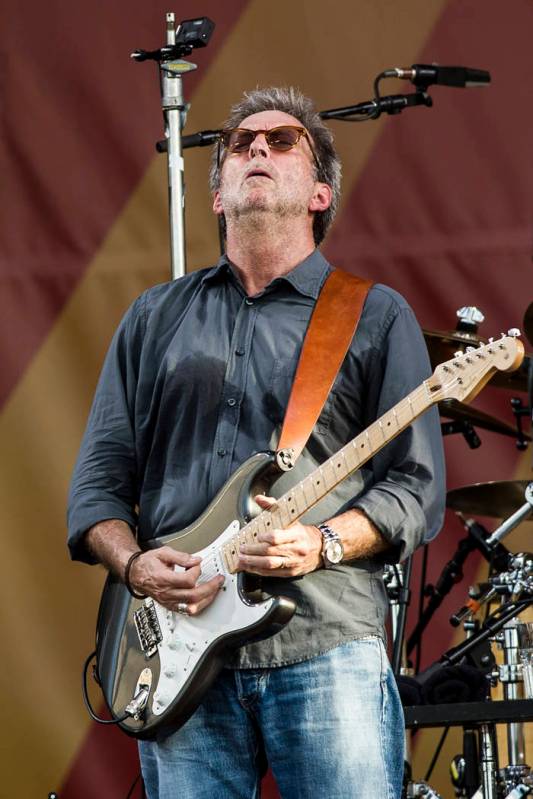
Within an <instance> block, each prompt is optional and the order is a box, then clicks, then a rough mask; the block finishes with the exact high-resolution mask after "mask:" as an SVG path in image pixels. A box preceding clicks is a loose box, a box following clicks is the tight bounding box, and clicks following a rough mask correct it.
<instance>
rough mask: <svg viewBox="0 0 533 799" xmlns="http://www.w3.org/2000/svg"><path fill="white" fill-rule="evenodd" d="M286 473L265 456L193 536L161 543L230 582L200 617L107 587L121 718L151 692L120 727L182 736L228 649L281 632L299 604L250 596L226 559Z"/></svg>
mask: <svg viewBox="0 0 533 799" xmlns="http://www.w3.org/2000/svg"><path fill="white" fill-rule="evenodd" d="M277 474H279V471H278V470H277V467H276V466H275V462H274V458H273V456H272V455H271V454H270V453H259V454H257V455H254V456H253V457H252V458H250V459H249V460H248V461H246V462H245V463H244V464H243V465H242V466H241V467H240V468H239V469H237V471H236V472H235V473H234V474H233V475H232V477H231V478H230V480H229V481H228V482H227V483H226V484H225V486H224V487H223V488H222V490H221V491H220V493H219V494H218V495H217V496H216V497H215V499H214V500H213V501H212V503H211V504H210V505H209V507H208V508H207V509H206V511H205V512H204V513H203V514H202V516H200V518H199V519H197V520H196V521H195V522H194V523H193V524H191V525H190V526H189V527H187V528H186V529H184V530H182V531H181V532H177V533H171V534H170V535H167V536H162V537H161V538H158V539H155V540H154V541H153V542H151V543H152V546H154V547H157V546H162V545H167V546H171V547H173V548H174V549H176V550H179V551H181V552H187V553H190V554H193V553H196V554H198V555H200V556H201V557H202V560H203V561H204V562H206V563H207V562H209V563H210V564H211V565H212V567H213V568H214V570H215V572H219V573H221V574H224V575H225V583H224V586H223V588H222V589H221V590H220V591H219V593H218V595H217V597H216V599H215V600H214V602H213V603H212V604H211V605H210V606H209V607H207V608H206V609H205V610H203V611H202V612H201V613H200V614H199V615H198V616H194V617H192V616H186V615H183V614H179V613H173V612H171V611H168V610H167V609H166V608H164V607H163V606H162V605H159V604H158V603H156V602H154V601H153V600H152V599H147V600H139V599H134V598H133V597H132V596H131V595H130V594H129V592H128V590H127V589H126V587H125V585H124V584H123V583H121V582H120V581H119V580H118V579H117V578H116V577H114V576H112V575H110V576H109V577H108V579H107V581H106V584H105V587H104V591H103V595H102V599H101V602H100V609H99V612H98V622H97V643H96V647H97V648H96V655H97V674H98V679H99V682H100V684H101V687H102V690H103V693H104V697H105V700H106V703H107V705H108V707H109V709H110V711H111V714H112V716H113V717H114V718H116V719H118V718H121V717H122V716H123V715H124V711H125V708H126V706H127V705H128V704H129V703H130V702H131V701H132V699H133V698H134V697H135V696H136V695H138V694H139V691H144V692H145V694H146V692H147V693H148V698H147V701H144V702H143V706H142V710H141V712H140V713H139V717H138V718H137V719H136V718H134V717H129V718H126V719H125V720H123V721H121V722H120V727H121V728H122V729H123V730H124V731H125V732H126V733H128V734H129V735H132V736H135V737H137V738H152V737H154V736H155V735H156V733H157V734H159V733H165V732H171V731H172V730H176V729H177V728H178V727H180V726H181V725H182V724H184V723H185V722H186V721H187V719H188V718H189V717H190V716H191V715H192V713H193V712H194V711H195V710H196V708H197V707H198V705H199V704H200V702H201V701H202V698H203V696H204V694H205V692H206V691H207V689H208V688H209V686H210V685H211V683H212V682H213V680H214V679H215V677H216V676H217V674H218V672H219V671H220V669H221V668H222V666H223V663H224V656H225V654H226V652H227V651H228V649H235V648H236V647H238V646H241V645H242V644H244V643H246V642H248V641H250V640H252V639H257V638H264V637H268V636H269V635H273V634H274V633H276V632H278V630H280V629H281V628H282V627H283V625H284V624H286V623H287V622H288V621H289V620H290V618H291V617H292V615H293V613H294V610H295V605H294V602H292V600H290V599H287V598H285V597H267V598H264V597H260V598H259V599H258V600H256V598H255V597H252V595H251V594H247V593H246V590H245V577H244V576H243V575H242V574H232V573H230V572H228V570H227V568H226V564H225V563H224V561H223V559H222V557H221V556H220V547H221V545H222V544H223V543H224V541H225V539H228V540H229V539H230V538H231V537H232V536H235V534H236V532H238V530H239V529H240V528H241V527H242V526H243V525H244V524H246V522H247V521H249V519H250V517H251V512H252V501H251V497H252V496H253V495H254V494H257V493H260V492H264V491H265V490H267V488H268V485H269V484H270V482H271V481H272V479H273V477H274V476H275V475H277Z"/></svg>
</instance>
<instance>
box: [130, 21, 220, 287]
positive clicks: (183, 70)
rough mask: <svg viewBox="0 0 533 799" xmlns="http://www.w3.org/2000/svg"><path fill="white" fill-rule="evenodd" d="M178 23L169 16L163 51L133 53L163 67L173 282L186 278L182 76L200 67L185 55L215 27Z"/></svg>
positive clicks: (206, 23)
mask: <svg viewBox="0 0 533 799" xmlns="http://www.w3.org/2000/svg"><path fill="white" fill-rule="evenodd" d="M175 21H176V20H175V15H174V13H172V12H169V13H167V15H166V39H167V42H166V46H164V47H161V48H160V49H159V50H150V51H148V50H135V51H134V52H133V53H132V54H131V57H132V58H133V59H134V60H135V61H146V60H153V61H156V62H157V63H158V65H159V75H160V85H161V107H162V109H163V118H164V122H165V140H166V145H167V147H166V150H167V152H168V159H167V163H168V197H169V218H170V259H171V272H172V279H173V280H175V279H176V278H178V277H182V276H183V275H184V274H185V272H186V251H185V222H184V202H185V197H184V175H183V173H184V166H183V155H182V140H181V139H182V137H181V131H182V128H183V126H184V124H185V119H186V114H187V111H188V109H189V106H188V105H187V104H186V103H185V101H184V98H183V85H182V76H183V75H186V74H187V73H188V72H191V71H192V70H194V69H196V68H197V65H196V64H193V63H192V62H190V61H186V60H185V59H184V56H188V55H190V54H191V53H192V51H193V49H194V48H197V47H206V45H207V44H208V43H209V39H210V38H211V34H212V33H213V29H214V27H215V24H214V22H212V21H211V20H210V19H209V18H208V17H201V18H198V19H187V20H184V21H183V22H181V23H180V24H179V25H178V28H177V30H176V26H175ZM200 138H201V137H200Z"/></svg>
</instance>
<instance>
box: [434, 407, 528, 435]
mask: <svg viewBox="0 0 533 799" xmlns="http://www.w3.org/2000/svg"><path fill="white" fill-rule="evenodd" d="M439 413H440V415H441V416H444V417H446V419H453V420H454V421H457V422H469V423H470V424H471V425H472V426H473V427H481V428H482V429H483V430H491V431H492V432H493V433H502V435H504V436H511V438H518V431H517V430H516V429H515V428H514V427H512V426H511V425H510V424H507V422H501V421H500V420H499V419H497V418H496V417H495V416H489V414H488V413H484V412H483V411H480V410H478V409H477V408H472V406H471V405H465V404H464V403H463V402H458V400H455V399H445V400H442V401H441V402H439ZM522 437H523V438H524V439H526V441H531V436H528V435H526V434H525V433H524V434H522Z"/></svg>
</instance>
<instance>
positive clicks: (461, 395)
mask: <svg viewBox="0 0 533 799" xmlns="http://www.w3.org/2000/svg"><path fill="white" fill-rule="evenodd" d="M519 335H520V332H519V331H518V330H510V331H509V333H508V334H507V335H504V334H502V337H501V338H500V339H497V340H495V341H494V340H492V339H490V340H489V341H488V343H487V344H481V345H480V346H479V347H467V348H466V352H456V353H455V357H454V358H451V359H450V360H449V361H446V362H445V363H441V364H440V365H439V366H437V368H436V369H435V371H434V372H433V374H432V376H431V377H430V378H429V379H428V380H426V387H427V388H428V389H429V391H430V393H431V396H432V399H433V401H434V402H440V401H441V400H443V399H450V398H453V399H456V400H459V401H460V402H468V401H469V400H471V399H473V398H474V397H475V396H476V394H477V393H478V392H479V391H481V389H482V388H483V386H484V385H485V384H486V383H488V381H489V380H490V378H491V377H492V375H493V374H494V373H495V372H497V371H502V372H512V371H513V370H514V369H518V367H519V366H520V364H521V363H522V360H523V358H524V345H523V344H522V342H521V341H520V340H519V339H518V338H517V336H519Z"/></svg>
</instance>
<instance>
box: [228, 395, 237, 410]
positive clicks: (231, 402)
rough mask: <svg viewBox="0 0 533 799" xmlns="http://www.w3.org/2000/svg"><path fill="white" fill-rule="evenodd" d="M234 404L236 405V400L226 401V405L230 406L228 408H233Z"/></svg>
mask: <svg viewBox="0 0 533 799" xmlns="http://www.w3.org/2000/svg"><path fill="white" fill-rule="evenodd" d="M236 404H237V400H236V399H233V397H231V398H230V399H229V400H228V405H229V406H230V408H233V407H234V406H235V405H236Z"/></svg>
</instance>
